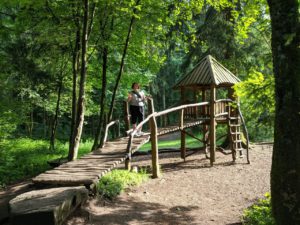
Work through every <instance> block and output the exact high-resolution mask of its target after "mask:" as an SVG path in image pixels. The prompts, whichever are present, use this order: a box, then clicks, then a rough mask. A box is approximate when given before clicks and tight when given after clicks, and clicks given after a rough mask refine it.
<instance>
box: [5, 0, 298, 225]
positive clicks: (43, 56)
mask: <svg viewBox="0 0 300 225" xmlns="http://www.w3.org/2000/svg"><path fill="white" fill-rule="evenodd" d="M278 9H280V10H281V11H280V12H282V14H280V15H277V14H276V11H278ZM284 10H285V11H284ZM289 10H291V11H292V12H290V11H289ZM280 16H282V17H280ZM282 18H285V19H284V20H282ZM285 28H286V29H285ZM276 35H277V36H276ZM0 42H1V47H0V67H1V68H2V69H1V71H0V95H1V98H0V185H1V187H5V186H6V185H8V184H10V183H13V182H16V181H18V180H20V179H23V178H24V177H30V176H33V175H35V174H36V173H38V172H42V171H43V170H45V169H46V167H45V166H44V165H41V164H42V162H37V161H40V159H34V157H36V154H46V155H47V156H44V157H45V159H43V160H44V161H43V163H45V160H49V159H54V158H57V157H67V158H68V159H69V160H74V159H76V158H77V157H78V155H82V154H85V153H87V152H90V151H92V150H95V149H97V148H99V147H100V146H101V145H102V143H103V138H104V131H105V127H106V125H107V124H108V123H109V122H110V121H112V120H119V121H120V130H121V133H122V134H124V132H125V129H126V128H125V122H124V102H125V101H126V99H127V96H128V93H129V91H130V90H131V84H132V83H133V82H138V83H140V84H141V87H142V89H143V90H144V92H145V93H146V94H147V95H149V96H152V98H153V101H154V105H155V110H156V111H161V110H163V109H167V108H170V107H173V106H175V105H178V104H179V100H180V93H179V92H178V91H176V90H174V89H173V86H174V85H175V83H176V82H177V81H178V80H179V79H180V78H181V77H182V76H183V75H184V74H186V73H187V72H189V71H190V70H191V69H192V68H193V67H194V66H195V65H196V64H197V63H198V62H199V60H201V59H202V58H203V57H205V56H206V55H208V54H210V55H212V56H213V57H215V58H216V59H217V60H218V61H219V62H221V63H222V64H223V65H224V66H225V67H226V68H228V69H229V70H230V71H231V72H233V73H234V74H235V75H236V76H237V77H239V78H240V79H241V80H242V82H240V83H239V84H237V85H235V87H234V89H235V93H236V96H238V97H239V100H240V102H241V110H242V111H243V114H244V117H245V121H246V124H247V127H248V130H249V136H250V141H251V142H273V141H274V149H282V147H283V146H287V148H289V147H288V146H296V147H294V148H293V147H291V148H293V150H289V153H290V155H289V156H283V155H284V154H286V153H284V152H283V151H280V150H278V154H274V155H273V167H272V170H273V171H272V172H273V175H274V176H273V178H272V179H273V180H272V181H271V184H272V185H274V186H273V187H274V189H272V190H273V191H274V193H275V192H276V190H279V189H276V188H280V187H279V186H280V185H279V186H278V183H276V182H279V181H278V179H280V178H279V177H280V176H281V175H280V176H279V175H278V174H284V173H286V171H290V170H292V169H293V168H294V169H295V171H296V173H295V174H296V175H295V176H294V175H293V174H292V175H291V177H289V178H287V179H291V180H292V181H291V184H294V185H295V187H294V188H292V190H291V193H297V198H296V200H295V199H293V198H291V199H289V200H287V201H288V202H290V203H291V202H293V203H295V202H298V203H297V204H298V209H299V190H298V191H297V187H300V182H299V176H300V175H299V174H300V169H299V165H300V163H299V161H298V166H297V160H299V151H300V150H299V146H300V145H299V140H298V141H297V138H296V136H297V135H296V134H300V131H299V128H298V129H297V128H296V126H293V124H297V122H299V116H297V112H298V113H299V106H300V101H299V99H300V98H299V90H298V88H297V84H299V81H300V78H299V75H298V76H297V75H296V74H297V72H296V71H299V70H300V69H299V66H300V63H299V60H300V55H299V2H298V1H296V0H294V1H292V0H291V1H287V2H285V1H280V0H268V1H266V0H218V1H214V0H165V1H157V0H126V1H123V0H109V1H108V0H35V1H32V0H2V1H1V2H0ZM278 46H279V47H278ZM280 46H281V47H280ZM282 46H283V47H282ZM282 49H283V50H282ZM291 49H292V50H291ZM280 54H281V55H280ZM281 60H282V61H281ZM286 65H293V66H290V67H288V66H286ZM282 68H283V69H282ZM285 74H290V78H288V77H286V76H285ZM275 83H276V85H275ZM275 87H276V88H277V89H276V90H275ZM298 87H299V85H298ZM286 89H290V91H291V92H288V93H285V92H284V90H286ZM297 90H298V91H297ZM276 104H277V105H276ZM276 107H277V108H276ZM276 110H277V111H276ZM280 110H281V111H280ZM297 110H298V111H297ZM282 114H285V115H282ZM287 114H288V115H287ZM289 116H290V118H287V117H289ZM284 119H286V122H283V120H284ZM283 123H284V124H283ZM292 127H293V128H292ZM289 129H290V130H289ZM274 130H275V136H274ZM286 132H287V133H289V134H291V135H290V136H288V135H286V134H287V133H286ZM291 132H292V133H291ZM117 133H118V131H117V130H113V132H111V133H110V135H111V137H114V136H116V135H117ZM294 136H295V137H294ZM274 138H275V139H274ZM284 138H286V139H284ZM290 142H291V143H292V144H288V145H286V143H290ZM274 151H275V150H274ZM25 155H26V156H28V157H30V159H28V163H27V164H26V165H25V161H26V160H25ZM293 155H294V156H296V157H295V158H294V159H291V157H293ZM23 157H24V158H23ZM22 159H24V161H23V162H24V165H20V164H22V163H20V160H22ZM276 160H277V161H276ZM278 160H279V161H280V160H281V161H285V162H290V164H291V167H286V166H285V165H284V164H280V163H281V161H280V163H279V164H280V166H279V167H278V170H277V167H276V162H278ZM18 162H19V163H18ZM277 165H278V164H277ZM24 167H26V168H24ZM12 168H20V170H24V171H25V172H24V173H21V172H20V174H19V173H18V172H14V173H13V174H12V173H11V170H10V169H12ZM279 183H280V182H279ZM287 183H289V182H287ZM286 185H288V184H286ZM286 188H287V186H286ZM280 190H281V189H280ZM274 196H275V195H274ZM272 197H273V196H272ZM275 201H277V202H281V201H284V200H282V199H281V197H280V196H279V197H278V198H275V200H274V204H275V205H276V202H275ZM291 204H292V203H291ZM276 210H277V211H276ZM280 210H281V209H280V207H279V206H278V208H276V207H275V211H276V212H282V211H280ZM283 212H285V213H286V210H285V209H283ZM285 213H284V215H286V214H285ZM296 214H297V213H295V214H294V215H296ZM282 215H283V214H282ZM297 215H298V217H297V218H298V219H299V218H300V216H299V212H298V214H297ZM295 218H296V217H295ZM278 221H280V219H278ZM295 221H296V220H295ZM278 224H284V223H278ZM288 224H293V223H288Z"/></svg>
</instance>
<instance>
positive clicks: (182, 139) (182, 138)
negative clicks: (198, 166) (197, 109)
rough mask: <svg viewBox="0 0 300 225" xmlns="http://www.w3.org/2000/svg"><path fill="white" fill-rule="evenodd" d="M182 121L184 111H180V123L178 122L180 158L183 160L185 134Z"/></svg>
mask: <svg viewBox="0 0 300 225" xmlns="http://www.w3.org/2000/svg"><path fill="white" fill-rule="evenodd" d="M183 121H184V109H182V110H180V122H179V127H180V130H181V148H180V152H181V158H182V159H184V160H185V153H186V148H185V132H184V128H183Z"/></svg>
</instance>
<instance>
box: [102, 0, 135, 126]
mask: <svg viewBox="0 0 300 225" xmlns="http://www.w3.org/2000/svg"><path fill="white" fill-rule="evenodd" d="M139 3H140V0H137V1H136V4H135V6H138V5H139ZM136 11H137V8H136V7H134V9H133V14H134V15H133V16H132V17H131V20H130V24H129V27H128V33H127V37H126V41H125V46H124V49H123V54H122V59H121V64H120V69H119V73H118V76H117V79H116V84H115V87H114V89H113V95H112V98H111V103H110V107H109V112H108V121H111V120H112V114H113V109H114V105H115V98H116V93H117V90H118V87H119V83H120V79H121V76H122V73H123V68H124V62H125V57H126V53H127V49H128V44H129V39H130V36H131V32H132V27H133V23H134V21H135V14H136Z"/></svg>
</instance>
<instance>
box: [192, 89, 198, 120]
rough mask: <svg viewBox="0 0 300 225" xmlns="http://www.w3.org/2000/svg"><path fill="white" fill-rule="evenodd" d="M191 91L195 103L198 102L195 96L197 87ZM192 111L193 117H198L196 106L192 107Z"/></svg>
mask: <svg viewBox="0 0 300 225" xmlns="http://www.w3.org/2000/svg"><path fill="white" fill-rule="evenodd" d="M193 91H194V93H193V94H194V96H193V98H194V102H195V103H196V102H198V98H197V89H196V88H194V89H193ZM193 113H194V118H195V119H197V117H198V107H194V110H193Z"/></svg>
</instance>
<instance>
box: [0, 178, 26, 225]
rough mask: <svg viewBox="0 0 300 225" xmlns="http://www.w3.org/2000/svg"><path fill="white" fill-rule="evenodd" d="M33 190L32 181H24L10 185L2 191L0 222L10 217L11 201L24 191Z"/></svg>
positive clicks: (0, 197)
mask: <svg viewBox="0 0 300 225" xmlns="http://www.w3.org/2000/svg"><path fill="white" fill-rule="evenodd" d="M31 190H32V183H31V182H30V181H24V182H22V183H18V184H14V185H10V186H8V187H7V188H6V189H5V190H3V191H0V224H2V222H3V221H4V220H7V219H8V218H9V201H10V200H11V199H13V198H15V197H16V196H17V195H20V194H22V193H24V192H28V191H31Z"/></svg>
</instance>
